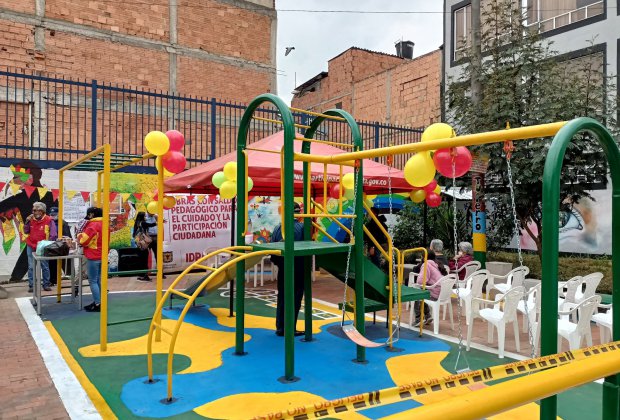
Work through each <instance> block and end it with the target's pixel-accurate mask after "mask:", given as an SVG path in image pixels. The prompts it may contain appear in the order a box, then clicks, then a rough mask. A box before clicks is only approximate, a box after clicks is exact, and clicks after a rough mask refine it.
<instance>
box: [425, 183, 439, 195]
mask: <svg viewBox="0 0 620 420" xmlns="http://www.w3.org/2000/svg"><path fill="white" fill-rule="evenodd" d="M435 187H437V181H436V180H434V179H433V180H432V181H431V182H429V183H428V184H427V185H426V186H425V187H424V191H426V193H427V194H428V193H432V192H433V191H434V190H435Z"/></svg>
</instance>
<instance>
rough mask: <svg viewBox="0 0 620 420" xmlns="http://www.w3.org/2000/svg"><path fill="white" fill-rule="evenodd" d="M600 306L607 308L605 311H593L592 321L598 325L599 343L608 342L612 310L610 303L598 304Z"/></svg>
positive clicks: (610, 334)
mask: <svg viewBox="0 0 620 420" xmlns="http://www.w3.org/2000/svg"><path fill="white" fill-rule="evenodd" d="M599 307H600V308H609V310H608V311H607V312H601V313H595V314H594V315H592V321H594V323H596V325H597V326H598V331H599V335H600V339H601V344H605V343H609V342H610V341H611V336H612V331H613V330H612V326H613V312H612V309H611V305H600V306H599Z"/></svg>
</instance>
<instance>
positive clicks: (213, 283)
mask: <svg viewBox="0 0 620 420" xmlns="http://www.w3.org/2000/svg"><path fill="white" fill-rule="evenodd" d="M247 251H252V247H250V246H231V247H227V248H222V249H219V250H217V251H214V252H212V253H210V254H207V255H205V256H204V257H202V258H200V259H199V260H197V261H196V262H195V263H193V264H192V265H190V266H189V267H187V268H186V269H185V270H184V271H183V272H182V273H181V274H180V275H179V276H178V277H177V278H176V279H175V280H174V281H173V282H172V284H171V285H170V287H169V288H168V290H166V293H164V295H163V296H162V298H161V299H160V301H159V302H158V303H157V308H156V309H155V314H154V315H153V319H152V320H151V325H150V326H149V334H148V340H147V365H148V374H149V383H154V382H155V381H154V380H153V336H154V334H153V333H155V332H157V331H161V332H163V333H165V334H168V335H169V336H170V344H169V346H168V367H167V376H168V384H167V385H168V389H167V398H166V401H168V402H171V401H172V362H173V360H174V346H175V343H176V341H177V337H178V335H179V330H180V329H181V325H182V324H183V320H184V319H185V315H186V314H187V312H188V311H189V309H190V308H191V307H192V306H193V304H194V301H195V300H196V298H198V297H199V296H200V295H201V294H202V293H203V291H204V292H206V293H207V294H209V293H211V292H213V291H215V290H217V289H218V288H220V287H221V286H222V285H224V284H226V283H228V282H229V281H231V280H232V279H234V278H235V270H236V267H237V263H239V262H242V261H243V262H244V265H245V268H246V269H248V268H250V267H252V266H254V265H255V264H256V263H259V262H260V261H261V259H262V258H263V257H264V256H266V255H280V252H279V251H274V250H268V251H267V250H263V251H254V252H247ZM220 254H228V255H230V256H231V258H230V259H229V260H228V261H227V262H226V263H224V264H223V265H222V266H220V267H217V268H215V267H211V266H209V265H206V261H207V260H209V259H210V258H213V257H216V256H218V255H220ZM195 270H204V272H205V274H206V275H205V276H204V277H202V278H200V280H198V283H199V285H198V286H197V287H196V285H194V286H192V287H191V289H192V290H193V292H192V293H191V294H189V293H186V292H184V291H181V290H178V289H176V286H177V285H178V284H179V283H180V282H181V280H183V279H184V278H185V277H186V276H187V274H189V273H190V272H193V271H195ZM173 295H174V296H178V297H180V298H184V299H186V300H187V301H186V303H185V306H184V307H183V310H182V311H181V313H180V314H179V318H178V319H177V320H176V324H175V326H174V328H173V329H172V330H169V329H167V328H164V327H163V325H162V324H163V322H162V321H161V316H158V314H161V311H162V309H163V307H164V305H165V304H166V300H167V299H168V298H169V297H171V296H173ZM155 335H156V334H155Z"/></svg>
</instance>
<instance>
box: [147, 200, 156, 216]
mask: <svg viewBox="0 0 620 420" xmlns="http://www.w3.org/2000/svg"><path fill="white" fill-rule="evenodd" d="M146 211H148V212H149V213H150V214H156V213H157V201H150V202H149V203H148V204H147V205H146Z"/></svg>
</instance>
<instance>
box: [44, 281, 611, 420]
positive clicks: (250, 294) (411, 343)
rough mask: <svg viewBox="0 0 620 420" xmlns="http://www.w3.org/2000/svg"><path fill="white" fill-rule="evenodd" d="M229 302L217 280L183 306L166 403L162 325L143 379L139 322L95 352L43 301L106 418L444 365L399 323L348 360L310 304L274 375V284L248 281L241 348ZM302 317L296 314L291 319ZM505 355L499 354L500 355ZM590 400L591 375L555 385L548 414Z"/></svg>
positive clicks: (475, 363)
mask: <svg viewBox="0 0 620 420" xmlns="http://www.w3.org/2000/svg"><path fill="white" fill-rule="evenodd" d="M87 299H88V298H87ZM176 303H178V301H176ZM228 304H229V297H228V292H227V291H224V290H220V291H218V293H216V294H213V295H212V296H209V297H206V298H202V299H201V301H200V305H198V306H196V307H195V308H193V309H191V310H190V312H189V313H188V315H187V316H186V318H185V321H184V324H183V326H182V328H181V333H180V334H179V338H178V340H177V343H176V347H175V358H174V372H175V373H174V376H173V393H174V397H175V399H176V400H175V402H173V403H171V404H164V403H162V400H163V399H164V398H165V396H166V376H165V369H166V367H165V366H166V365H165V363H166V357H167V351H168V350H167V349H168V336H167V335H165V334H164V335H163V337H162V342H160V343H156V345H155V346H154V349H155V353H156V355H155V357H154V366H155V372H156V377H157V378H158V379H161V380H160V381H158V382H156V383H154V384H147V383H145V382H146V379H147V370H146V356H145V353H146V334H147V331H148V325H149V323H148V321H138V322H127V323H120V324H118V325H113V326H110V328H109V343H110V344H109V345H108V350H107V351H106V352H105V353H101V352H100V351H99V346H98V344H97V343H98V341H99V325H98V321H99V318H98V316H97V314H89V313H85V312H83V311H80V312H78V311H75V308H74V307H68V306H67V305H57V306H56V305H49V306H48V307H46V317H47V319H48V321H46V323H45V324H46V326H47V329H48V330H49V331H50V333H51V335H52V338H53V339H54V341H55V342H56V344H57V345H58V346H59V348H60V350H61V352H62V354H63V356H64V358H65V360H66V361H67V362H68V364H69V366H70V367H71V369H72V370H73V371H74V373H76V376H77V377H78V379H79V380H80V382H81V384H82V386H83V387H84V388H85V389H86V391H87V393H88V394H89V396H90V397H91V399H92V400H93V402H94V403H95V406H96V407H97V409H98V410H99V412H100V413H101V414H102V416H103V417H104V418H106V419H108V418H120V419H137V418H184V419H193V418H202V419H205V418H206V419H248V418H253V417H255V416H261V415H266V414H268V413H270V412H273V411H279V410H286V409H287V408H291V407H298V406H303V405H308V404H313V403H315V402H318V401H321V400H331V399H335V398H342V397H346V396H349V395H354V394H360V393H364V392H369V391H372V390H377V389H383V388H390V387H393V386H395V385H398V384H404V383H409V382H413V381H415V380H419V379H425V378H432V377H439V376H444V375H447V374H448V373H452V372H454V365H455V360H456V359H455V357H456V354H457V346H456V345H454V344H452V343H449V342H446V341H442V340H439V339H437V338H433V337H431V336H429V335H424V336H423V337H418V335H417V333H414V332H412V331H410V330H402V332H401V335H400V340H399V341H398V343H397V344H396V347H398V348H399V349H402V351H400V352H389V351H386V349H385V348H377V349H368V350H367V351H366V355H367V359H368V363H367V364H357V363H353V361H352V360H353V359H354V358H355V355H356V350H355V345H354V344H353V343H352V342H351V341H349V340H348V339H347V338H346V337H345V336H344V335H343V333H342V331H341V329H340V326H339V325H340V319H339V317H340V315H339V314H338V311H337V310H336V309H334V308H331V307H328V306H325V305H321V304H318V303H315V306H314V308H313V311H312V312H313V313H312V317H313V333H314V338H315V340H314V341H312V342H302V341H301V340H300V338H299V339H298V338H296V344H295V360H296V365H295V374H296V376H298V377H300V378H301V380H300V381H298V382H294V383H289V384H283V383H281V382H279V381H278V378H280V377H281V376H282V375H283V373H284V340H283V338H281V337H277V336H276V335H275V334H274V324H275V319H274V317H275V295H274V292H273V291H272V290H261V289H251V290H248V291H247V294H246V311H247V314H246V331H245V350H246V351H247V352H248V354H247V355H245V356H236V355H234V337H235V329H234V321H235V320H234V318H231V317H229V316H228V313H229V312H228ZM153 305H154V297H153V294H149V293H127V294H112V295H110V322H111V323H115V322H123V321H127V320H131V319H137V318H143V317H148V316H150V315H152V313H153ZM47 308H49V310H48V309H47ZM179 313H180V308H179V307H177V306H173V307H172V308H168V309H166V310H164V321H163V324H164V326H166V325H168V327H170V326H171V325H173V324H174V322H175V321H174V320H175V319H176V318H177V317H178V315H179ZM302 314H303V308H302ZM301 317H303V316H301ZM302 328H303V325H302V322H301V320H300V322H299V324H298V329H302ZM386 335H387V329H386V328H385V324H384V323H377V324H375V325H373V324H372V322H368V326H367V336H368V337H369V338H370V339H373V340H376V341H379V340H385V337H386ZM467 358H468V361H469V364H470V366H471V368H472V369H477V368H481V367H489V366H493V365H497V364H500V359H497V356H496V355H493V354H488V353H485V352H482V351H479V350H475V349H472V350H471V351H470V352H468V353H467ZM509 361H510V359H504V363H508V362H509ZM466 392H470V391H469V390H468V389H467V388H465V387H461V388H455V389H453V390H449V391H442V392H441V393H434V394H428V395H426V396H421V397H419V399H416V400H407V401H402V402H399V403H396V404H391V405H380V406H375V407H371V408H368V409H365V410H361V411H358V412H357V413H350V412H349V413H344V414H341V415H339V416H338V417H331V418H342V419H381V418H386V417H389V416H392V415H394V414H395V413H406V412H407V411H408V410H411V409H413V408H415V407H417V406H419V405H421V404H428V403H432V402H435V401H438V400H440V399H443V398H446V397H449V396H451V395H452V396H454V395H459V394H462V393H466ZM600 400H601V392H600V385H598V384H589V385H586V386H582V387H580V388H577V389H574V390H571V391H569V392H567V393H565V394H563V395H560V397H559V407H560V411H559V414H560V416H562V417H563V418H565V419H583V418H592V413H593V411H596V410H597V409H598V410H600V406H601V405H600ZM579 401H581V403H579ZM584 401H586V402H587V403H584ZM598 417H600V416H598ZM402 418H406V417H402ZM493 418H497V419H513V418H514V419H517V418H518V419H523V418H527V419H530V418H538V406H537V405H536V404H529V405H526V406H523V407H520V408H518V409H516V410H512V411H510V412H506V413H503V414H501V415H498V416H495V417H493Z"/></svg>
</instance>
